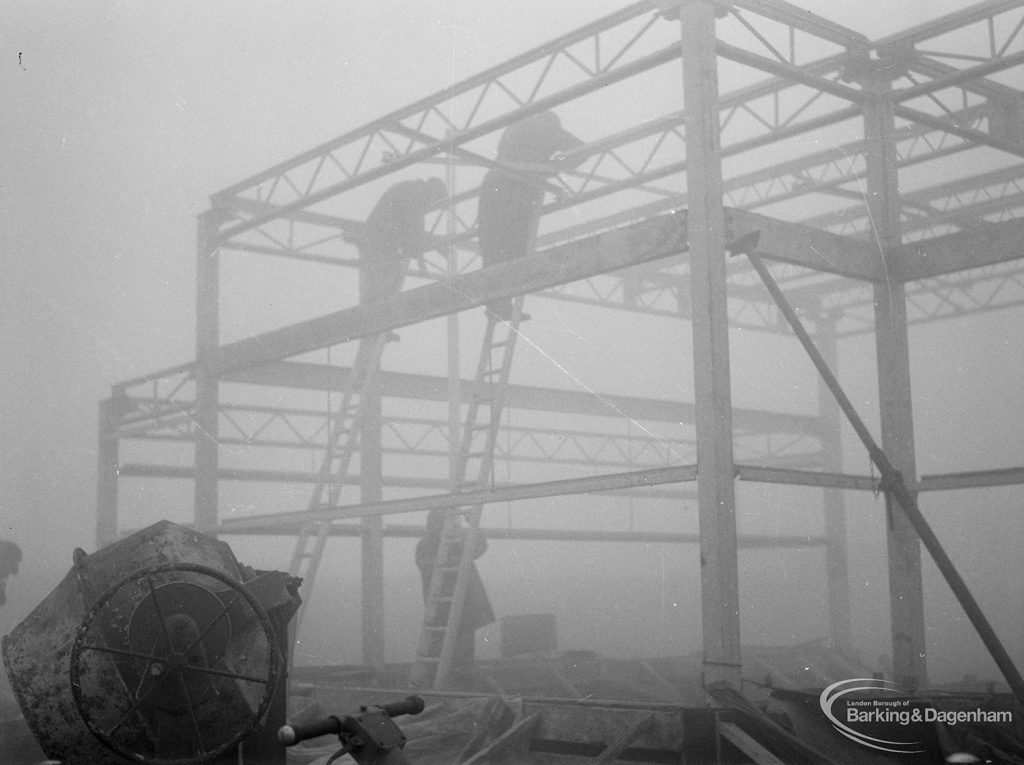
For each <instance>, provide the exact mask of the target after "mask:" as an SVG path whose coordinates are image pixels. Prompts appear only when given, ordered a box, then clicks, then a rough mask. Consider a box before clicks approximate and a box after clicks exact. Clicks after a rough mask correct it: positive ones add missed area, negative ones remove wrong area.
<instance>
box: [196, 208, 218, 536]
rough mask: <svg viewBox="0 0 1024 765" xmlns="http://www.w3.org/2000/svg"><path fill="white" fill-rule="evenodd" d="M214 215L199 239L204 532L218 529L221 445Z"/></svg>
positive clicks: (202, 220)
mask: <svg viewBox="0 0 1024 765" xmlns="http://www.w3.org/2000/svg"><path fill="white" fill-rule="evenodd" d="M213 215H214V214H213V213H212V212H208V213H205V214H204V215H201V216H199V219H198V233H197V237H196V254H197V257H196V368H195V382H196V415H195V417H196V424H195V434H194V442H195V467H196V470H195V508H194V513H195V524H196V528H197V529H199V530H200V531H203V530H207V529H210V528H212V527H214V526H216V525H217V469H218V455H217V442H218V439H219V425H218V409H219V401H218V396H219V391H218V381H217V378H216V377H215V376H214V375H213V374H212V373H211V372H210V371H209V370H210V365H209V363H208V362H209V359H210V356H211V355H212V354H213V353H214V352H215V351H216V350H217V348H218V346H219V345H220V249H219V247H218V244H217V240H216V233H217V226H216V224H215V221H214V218H213Z"/></svg>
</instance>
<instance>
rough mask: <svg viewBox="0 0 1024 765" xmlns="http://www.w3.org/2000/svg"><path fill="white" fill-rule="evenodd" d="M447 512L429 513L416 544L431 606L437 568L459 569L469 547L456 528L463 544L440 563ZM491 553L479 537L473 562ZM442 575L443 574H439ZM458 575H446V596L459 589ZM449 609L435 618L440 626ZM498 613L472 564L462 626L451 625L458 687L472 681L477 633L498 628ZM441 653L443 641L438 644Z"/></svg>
mask: <svg viewBox="0 0 1024 765" xmlns="http://www.w3.org/2000/svg"><path fill="white" fill-rule="evenodd" d="M444 514H445V511H444V510H431V511H430V512H429V513H427V525H426V530H425V532H424V534H423V537H422V538H421V539H420V541H419V542H417V544H416V566H417V567H418V568H419V570H420V577H421V579H422V580H423V602H424V604H427V603H428V602H429V598H430V582H431V578H432V577H433V575H434V568H435V566H442V567H444V566H451V567H455V566H458V565H459V561H460V559H461V558H462V550H463V546H464V544H465V536H466V529H465V528H463V527H461V526H460V527H456V528H457V532H458V533H459V535H460V537H461V538H460V539H459V540H455V541H454V542H453V543H451V544H449V545H448V546H447V550H448V554H447V560H444V561H440V560H438V559H437V554H438V550H439V548H440V546H441V536H442V534H443V533H444V526H445V523H444V520H445V518H444ZM486 550H487V540H485V539H484V538H483V537H477V540H476V545H475V548H474V550H473V551H472V552H473V560H476V559H477V558H479V557H480V556H481V555H483V554H484V552H486ZM439 575H441V574H439ZM455 580H456V575H455V572H454V571H452V572H451V573H450V575H444V578H443V579H442V580H441V585H442V587H444V588H445V592H444V594H445V595H451V593H452V591H454V587H455ZM447 608H448V606H447V605H445V606H444V607H443V608H442V609H441V611H440V613H437V614H434V617H435V620H436V622H437V623H438V625H443V624H445V623H446V622H447V621H448V610H447ZM494 621H495V619H494V609H493V608H492V607H491V600H490V598H488V597H487V590H486V589H485V588H484V582H483V579H481V578H480V572H479V571H477V568H476V564H475V563H471V564H470V569H469V582H468V584H467V588H466V600H465V603H464V605H463V607H462V618H461V619H460V620H459V624H457V625H450V628H451V629H454V630H455V650H454V653H453V658H452V669H451V676H452V678H453V679H454V680H455V682H456V683H458V682H459V681H460V680H463V681H467V680H469V679H470V678H471V677H472V674H473V668H474V665H475V663H476V631H477V630H478V629H480V628H481V627H486V626H487V625H489V624H494ZM438 651H440V641H439V643H438Z"/></svg>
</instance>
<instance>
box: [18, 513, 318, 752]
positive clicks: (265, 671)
mask: <svg viewBox="0 0 1024 765" xmlns="http://www.w3.org/2000/svg"><path fill="white" fill-rule="evenodd" d="M300 581H301V580H298V579H295V578H294V577H291V576H289V575H288V574H286V573H283V572H277V571H256V570H253V569H251V568H249V567H247V566H244V565H242V564H240V563H239V562H238V561H237V560H236V559H235V557H234V555H233V554H232V552H231V549H230V548H229V547H228V545H227V544H225V543H224V542H221V541H218V540H216V539H213V538H211V537H208V536H205V535H203V534H200V533H198V532H196V531H193V530H192V529H189V528H186V527H183V526H179V525H176V524H173V523H170V522H167V521H162V522H160V523H157V524H154V525H153V526H150V527H149V528H146V529H143V530H142V531H139V532H137V533H135V534H133V535H131V536H129V537H126V538H125V539H122V540H120V541H118V542H116V543H114V544H112V545H110V546H108V547H105V548H103V549H102V550H99V551H98V552H96V553H93V554H91V555H87V554H85V553H84V552H83V551H81V550H76V551H75V553H74V556H73V566H72V568H71V570H70V571H69V572H68V574H67V575H66V576H65V577H64V579H63V581H62V582H61V583H60V584H59V585H58V586H57V587H56V589H54V591H53V592H51V593H50V595H48V596H47V597H46V599H45V600H43V602H42V603H40V604H39V605H38V606H37V607H36V608H35V610H33V611H32V613H31V614H29V616H28V617H27V618H26V619H25V621H23V622H22V623H21V624H20V625H18V626H17V627H16V628H15V629H14V630H13V632H11V634H10V635H8V636H7V637H5V638H4V640H3V660H4V666H5V668H6V670H7V674H8V677H9V678H10V681H11V686H12V688H13V691H14V694H15V696H16V698H17V700H18V704H19V706H20V707H21V711H22V714H23V716H24V718H25V721H26V723H27V724H28V726H29V728H30V729H31V731H32V733H33V735H35V737H36V739H37V740H38V742H39V744H40V746H41V747H42V749H43V751H44V752H45V753H46V755H47V756H48V757H51V758H53V759H55V760H58V761H60V762H62V763H65V765H78V764H79V763H80V764H81V765H86V763H88V765H97V764H98V763H103V764H108V763H109V764H110V765H121V764H122V763H126V762H132V763H144V764H145V765H185V763H203V762H224V763H227V762H231V763H239V762H244V763H246V765H256V764H257V763H258V765H279V764H280V763H283V762H284V748H283V747H282V746H281V745H280V744H279V743H278V742H277V741H276V731H277V729H278V727H280V725H281V724H283V722H284V714H285V702H286V699H285V687H286V686H285V684H286V677H285V671H286V667H287V647H288V635H287V633H288V623H289V621H290V620H291V617H292V616H293V615H294V613H295V611H296V610H297V608H298V605H299V602H300V601H299V597H298V586H299V584H300Z"/></svg>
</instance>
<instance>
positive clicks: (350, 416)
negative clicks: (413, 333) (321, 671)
mask: <svg viewBox="0 0 1024 765" xmlns="http://www.w3.org/2000/svg"><path fill="white" fill-rule="evenodd" d="M393 337H394V336H393V335H392V334H391V333H390V332H381V333H380V334H378V335H374V336H372V337H368V338H366V339H364V340H361V341H360V343H359V350H358V351H357V352H356V359H355V363H354V364H353V365H352V372H351V374H350V375H349V378H348V383H347V385H346V386H345V391H344V393H343V394H342V399H341V403H340V404H339V406H338V409H337V410H336V411H335V412H334V413H333V414H332V416H331V419H330V425H329V430H328V433H327V442H326V446H325V451H324V459H323V462H322V463H321V464H320V470H319V473H318V475H317V483H316V486H315V487H314V489H313V494H312V496H311V497H310V499H309V504H308V505H307V509H308V510H319V509H322V508H328V507H334V506H336V505H337V504H338V499H339V497H340V496H341V489H342V486H343V484H344V482H345V478H346V476H347V474H348V468H349V465H350V464H351V462H352V454H353V453H354V452H355V450H356V449H357V448H358V446H359V435H360V432H361V431H362V426H363V423H364V422H365V420H366V407H365V406H364V403H365V401H366V397H365V396H364V395H363V394H364V392H365V391H366V390H367V389H369V388H372V386H375V385H376V384H377V380H378V379H379V377H380V358H381V355H382V354H383V352H384V346H385V345H386V344H387V342H388V340H390V339H392V338H393ZM331 523H332V522H331V521H329V520H322V521H312V522H310V523H305V524H303V525H302V528H301V529H300V530H299V537H298V540H297V541H296V544H295V550H294V551H293V552H292V560H291V564H290V565H289V567H288V573H289V574H291V575H292V576H296V577H301V578H302V580H303V582H302V605H301V606H299V611H298V613H297V614H296V615H295V618H294V620H293V622H294V629H295V633H296V634H298V631H299V627H300V626H301V624H302V619H303V617H304V616H305V613H306V609H307V608H308V607H309V602H310V600H311V599H312V595H313V587H314V585H315V584H316V576H317V573H318V572H319V570H320V562H321V560H322V558H323V552H324V546H325V545H326V543H327V538H328V537H329V536H330V534H331Z"/></svg>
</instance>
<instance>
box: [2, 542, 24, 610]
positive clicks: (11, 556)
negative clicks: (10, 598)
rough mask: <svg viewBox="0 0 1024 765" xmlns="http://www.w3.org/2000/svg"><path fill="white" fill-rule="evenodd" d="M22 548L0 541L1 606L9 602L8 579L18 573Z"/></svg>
mask: <svg viewBox="0 0 1024 765" xmlns="http://www.w3.org/2000/svg"><path fill="white" fill-rule="evenodd" d="M20 563H21V548H20V547H18V545H16V544H15V543H14V542H9V541H7V540H6V539H0V606H2V605H4V604H5V603H6V602H7V577H9V576H14V575H15V574H17V573H18V565H19V564H20Z"/></svg>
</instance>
